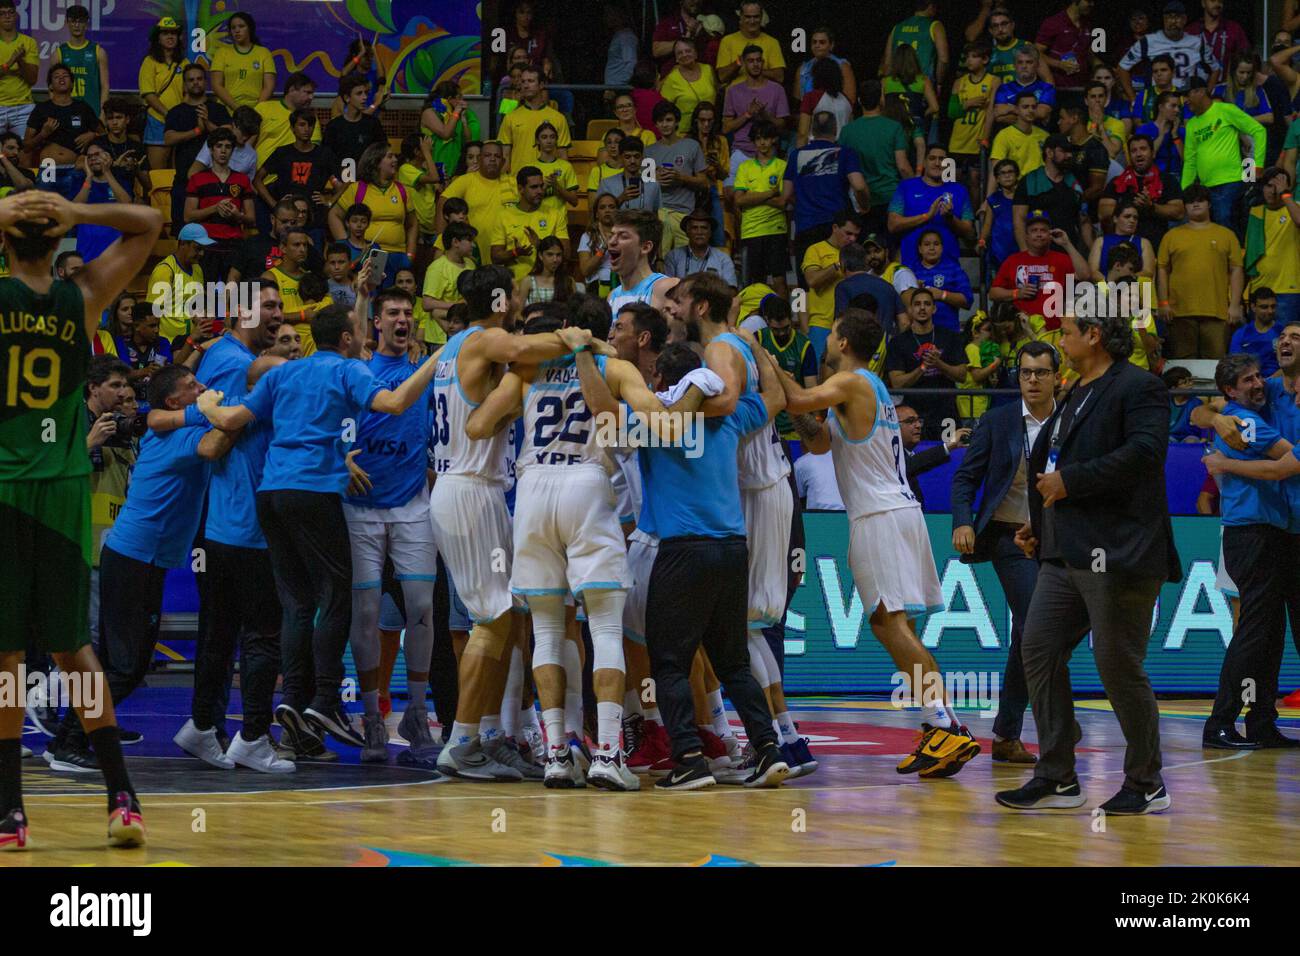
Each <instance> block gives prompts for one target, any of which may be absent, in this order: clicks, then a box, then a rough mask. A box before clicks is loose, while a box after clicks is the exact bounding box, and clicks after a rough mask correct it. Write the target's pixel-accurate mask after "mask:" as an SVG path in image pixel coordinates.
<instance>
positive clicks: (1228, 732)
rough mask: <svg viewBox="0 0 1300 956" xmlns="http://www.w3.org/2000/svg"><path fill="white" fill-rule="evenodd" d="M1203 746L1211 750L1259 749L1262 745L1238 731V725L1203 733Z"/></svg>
mask: <svg viewBox="0 0 1300 956" xmlns="http://www.w3.org/2000/svg"><path fill="white" fill-rule="evenodd" d="M1201 746H1202V747H1205V748H1208V749H1210V750H1258V749H1259V747H1260V745H1259V743H1257V742H1256V741H1254V740H1247V739H1246V738H1245V737H1243V736H1241V734H1239V733H1237V728H1236V727H1220V728H1219V729H1218V730H1208V729H1207V730H1205V731H1202V733H1201Z"/></svg>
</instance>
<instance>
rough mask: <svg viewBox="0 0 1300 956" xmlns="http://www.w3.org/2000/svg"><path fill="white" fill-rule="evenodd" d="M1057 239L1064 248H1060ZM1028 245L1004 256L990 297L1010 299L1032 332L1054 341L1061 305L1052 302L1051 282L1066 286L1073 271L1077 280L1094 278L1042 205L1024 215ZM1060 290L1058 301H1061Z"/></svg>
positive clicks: (1086, 262) (1077, 251)
mask: <svg viewBox="0 0 1300 956" xmlns="http://www.w3.org/2000/svg"><path fill="white" fill-rule="evenodd" d="M1053 242H1055V243H1057V244H1059V245H1060V246H1061V247H1062V248H1064V249H1065V252H1057V251H1056V250H1055V249H1053V248H1052V243H1053ZM1025 246H1026V248H1025V249H1024V250H1023V251H1021V252H1014V253H1012V254H1011V255H1009V256H1007V257H1006V259H1004V260H1003V262H1002V265H1001V267H999V269H998V274H997V276H996V277H995V278H994V279H993V285H992V287H991V288H990V289H989V298H990V299H991V300H992V301H994V302H1010V303H1011V304H1012V305H1014V306H1015V307H1016V309H1017V310H1018V311H1019V312H1020V313H1021V314H1022V315H1023V316H1025V318H1026V319H1027V320H1028V324H1029V329H1030V332H1031V333H1032V334H1033V335H1034V336H1035V337H1036V338H1043V339H1046V340H1048V341H1050V342H1052V343H1053V344H1054V343H1055V340H1056V339H1057V338H1059V330H1060V328H1061V315H1060V312H1061V311H1063V310H1061V309H1058V308H1056V307H1055V306H1053V304H1052V303H1053V300H1054V297H1053V296H1052V291H1053V289H1052V285H1053V284H1057V285H1059V286H1061V287H1062V289H1063V288H1064V286H1065V279H1066V276H1068V275H1070V274H1071V273H1073V274H1074V278H1075V281H1076V282H1082V281H1086V280H1088V279H1090V278H1092V272H1091V270H1090V269H1089V268H1088V260H1087V259H1085V258H1084V257H1083V254H1082V253H1080V252H1079V250H1078V249H1076V248H1075V247H1074V243H1073V242H1071V241H1070V237H1069V236H1068V235H1066V233H1065V231H1064V230H1062V229H1055V228H1053V227H1052V221H1051V219H1050V218H1049V217H1048V215H1047V213H1046V212H1045V211H1044V210H1042V209H1031V210H1030V211H1029V215H1028V216H1026V217H1025ZM1062 296H1063V293H1058V294H1057V297H1056V301H1062V298H1061V297H1062Z"/></svg>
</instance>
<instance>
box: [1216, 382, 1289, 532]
mask: <svg viewBox="0 0 1300 956" xmlns="http://www.w3.org/2000/svg"><path fill="white" fill-rule="evenodd" d="M1223 414H1225V415H1236V416H1237V417H1239V418H1244V419H1246V420H1247V421H1248V422H1253V423H1254V426H1255V427H1254V436H1253V438H1254V440H1253V441H1248V442H1247V443H1246V450H1245V451H1237V450H1236V449H1235V448H1232V447H1231V446H1229V445H1228V444H1227V443H1226V442H1225V441H1224V440H1223V439H1222V438H1220V437H1219V436H1218V435H1215V436H1214V448H1215V450H1216V451H1218V452H1220V453H1221V454H1223V455H1225V456H1226V457H1228V458H1236V459H1237V460H1238V461H1260V460H1262V459H1264V458H1267V457H1268V450H1269V449H1270V448H1272V447H1273V446H1274V445H1275V444H1276V443H1277V440H1278V439H1279V438H1281V437H1282V436H1281V435H1280V434H1278V431H1277V429H1276V428H1274V427H1273V426H1272V425H1271V424H1269V422H1268V420H1267V419H1266V418H1265V417H1264V415H1262V414H1260V413H1259V412H1256V411H1252V410H1251V409H1249V408H1245V407H1244V406H1241V405H1238V404H1237V403H1236V402H1228V403H1227V404H1225V405H1224V406H1223ZM1242 431H1243V437H1247V436H1249V435H1250V432H1249V430H1248V429H1243V430H1242ZM1219 495H1220V498H1219V509H1220V512H1221V513H1222V515H1223V523H1224V525H1225V526H1232V525H1247V524H1271V525H1273V526H1274V527H1278V528H1285V527H1286V526H1287V519H1288V517H1289V515H1288V509H1287V502H1286V496H1285V494H1284V493H1283V491H1282V488H1281V486H1280V485H1279V484H1278V482H1276V481H1266V480H1264V479H1262V478H1243V477H1241V476H1240V475H1228V474H1225V475H1223V476H1222V477H1221V480H1220V483H1219Z"/></svg>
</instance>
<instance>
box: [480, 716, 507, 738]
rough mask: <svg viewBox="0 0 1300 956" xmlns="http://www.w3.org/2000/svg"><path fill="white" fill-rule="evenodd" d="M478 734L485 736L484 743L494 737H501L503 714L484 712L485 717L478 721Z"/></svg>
mask: <svg viewBox="0 0 1300 956" xmlns="http://www.w3.org/2000/svg"><path fill="white" fill-rule="evenodd" d="M478 735H479V736H480V737H482V738H483V743H487V742H488V741H489V740H491V739H493V738H494V737H500V736H501V715H500V714H484V715H483V719H482V720H480V721H479V723H478Z"/></svg>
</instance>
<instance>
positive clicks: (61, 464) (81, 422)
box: [0, 279, 91, 481]
mask: <svg viewBox="0 0 1300 956" xmlns="http://www.w3.org/2000/svg"><path fill="white" fill-rule="evenodd" d="M90 357H91V356H90V342H89V341H88V340H87V339H86V317H85V303H84V302H83V300H82V297H81V289H79V288H78V287H77V285H76V284H75V283H73V282H67V281H64V280H62V279H55V280H54V283H53V284H52V285H51V286H50V291H49V292H48V293H46V294H45V295H40V294H38V293H36V292H34V291H32V290H31V289H30V288H28V287H27V285H26V284H25V283H23V282H21V281H20V280H18V279H0V481H39V480H42V479H49V478H70V477H77V476H81V475H88V474H90V457H89V456H88V455H87V454H86V412H85V397H84V391H85V387H86V371H87V368H88V366H89V364H90Z"/></svg>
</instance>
